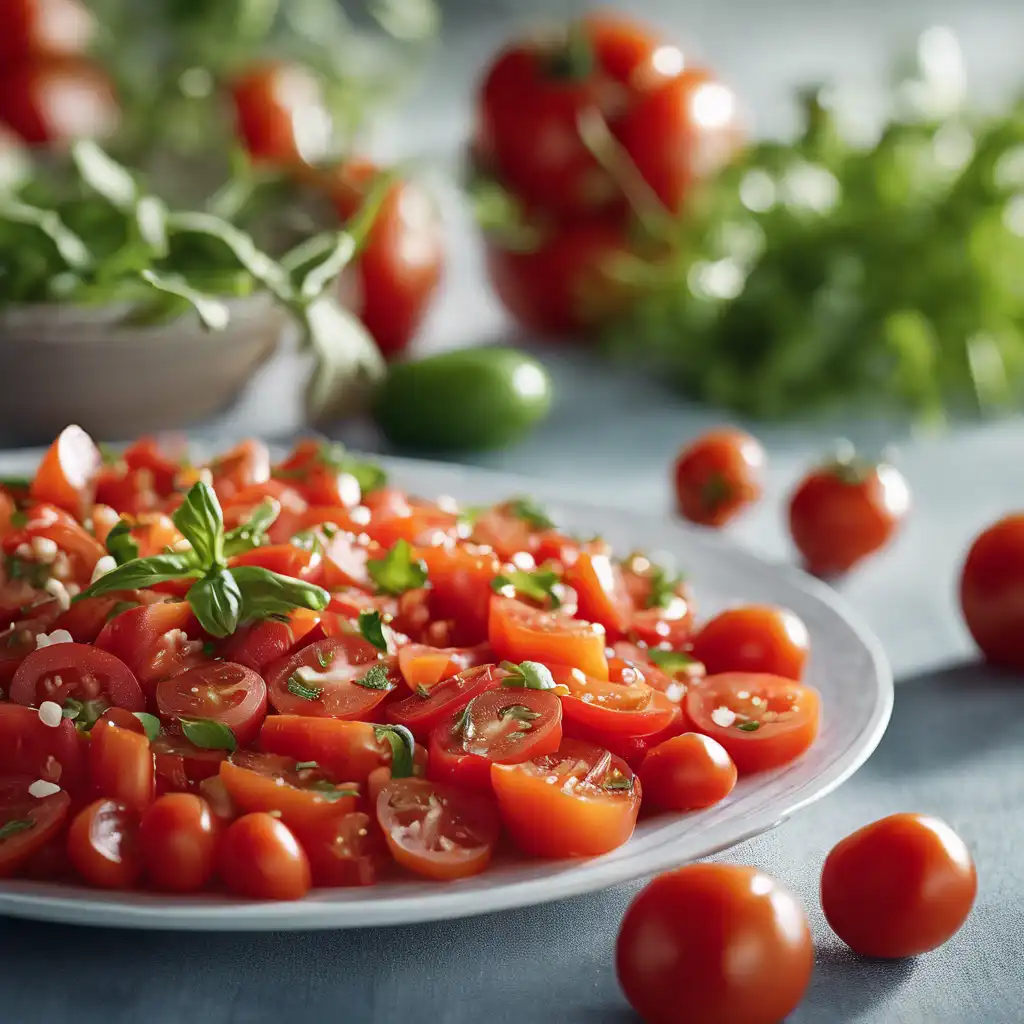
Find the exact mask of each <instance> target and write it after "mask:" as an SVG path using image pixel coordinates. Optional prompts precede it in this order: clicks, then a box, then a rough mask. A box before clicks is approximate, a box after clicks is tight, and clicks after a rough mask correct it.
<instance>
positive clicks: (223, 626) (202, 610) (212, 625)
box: [187, 568, 242, 637]
mask: <svg viewBox="0 0 1024 1024" xmlns="http://www.w3.org/2000/svg"><path fill="white" fill-rule="evenodd" d="M187 596H188V603H189V604H190V605H191V606H192V610H193V611H194V612H195V613H196V618H197V619H198V620H199V625H200V626H202V627H203V629H205V630H206V632H207V633H209V634H210V635H211V636H215V637H226V636H231V634H232V633H234V631H235V630H236V629H237V628H238V622H239V618H240V616H241V614H242V591H241V589H240V588H239V586H238V583H237V581H236V580H235V578H234V576H232V575H231V573H230V572H229V571H228V570H227V569H222V568H217V569H211V570H210V572H208V573H207V574H206V575H205V576H204V577H203V578H202V579H201V580H199V581H198V582H197V583H194V584H193V585H192V586H191V587H190V588H189V591H188V595H187Z"/></svg>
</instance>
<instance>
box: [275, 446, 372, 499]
mask: <svg viewBox="0 0 1024 1024" xmlns="http://www.w3.org/2000/svg"><path fill="white" fill-rule="evenodd" d="M274 476H275V477H277V478H278V479H280V480H286V481H287V482H288V483H289V484H291V486H293V487H294V488H295V489H296V490H297V491H298V492H299V493H300V494H301V495H302V496H303V497H304V498H305V499H306V501H308V502H309V503H310V504H311V505H340V506H342V507H344V508H354V507H355V506H356V505H358V504H359V501H360V498H361V496H362V495H361V492H360V489H359V481H358V480H357V479H356V478H355V477H354V476H353V475H352V474H351V473H349V472H346V471H345V470H344V469H343V468H342V467H341V466H340V465H339V462H338V460H337V459H336V458H334V457H333V453H332V446H331V443H330V442H329V441H317V440H315V439H314V438H303V439H302V440H301V441H299V442H298V443H297V444H296V445H295V447H294V448H293V449H292V451H291V454H289V456H288V458H287V459H285V460H284V462H282V463H280V464H279V465H277V466H275V467H274Z"/></svg>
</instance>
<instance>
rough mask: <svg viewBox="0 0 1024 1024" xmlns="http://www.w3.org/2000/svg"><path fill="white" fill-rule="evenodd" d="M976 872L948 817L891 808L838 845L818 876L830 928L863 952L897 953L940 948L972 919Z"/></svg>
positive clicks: (889, 955)
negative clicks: (893, 812)
mask: <svg viewBox="0 0 1024 1024" xmlns="http://www.w3.org/2000/svg"><path fill="white" fill-rule="evenodd" d="M977 891H978V876H977V872H976V870H975V867H974V862H973V860H972V859H971V855H970V852H969V851H968V849H967V846H966V844H965V843H964V841H963V840H962V839H961V838H960V836H958V835H957V834H956V832H954V831H953V830H952V829H951V828H950V827H949V826H948V825H947V824H946V823H945V822H943V821H939V819H937V818H932V817H929V816H927V815H921V814H893V815H890V816H889V817H887V818H882V819H881V820H879V821H875V822H872V823H871V824H870V825H865V826H864V828H861V829H858V830H857V831H856V832H854V833H853V834H852V835H849V836H847V837H846V838H845V839H843V840H842V841H841V842H840V843H838V844H837V845H836V846H835V847H834V848H833V849H832V852H831V853H829V855H828V857H827V858H826V860H825V866H824V868H823V870H822V874H821V906H822V909H823V910H824V912H825V917H826V919H827V920H828V923H829V925H830V927H831V928H832V930H833V931H834V932H835V933H836V934H837V935H838V936H839V938H841V939H842V940H843V942H845V943H846V944H847V945H848V946H850V948H851V949H853V951H854V952H855V953H859V954H860V955H861V956H872V957H882V958H885V959H899V958H902V957H908V956H918V955H919V954H921V953H928V952H930V951H931V950H933V949H937V948H938V947H939V946H941V945H942V944H943V943H945V942H947V941H948V940H949V939H951V938H952V937H953V936H954V935H955V934H956V933H957V932H958V931H959V930H960V928H961V926H962V925H963V923H964V921H966V920H967V916H968V914H970V912H971V907H972V906H973V904H974V897H975V895H976V894H977Z"/></svg>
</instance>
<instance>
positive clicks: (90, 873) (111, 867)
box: [68, 800, 142, 889]
mask: <svg viewBox="0 0 1024 1024" xmlns="http://www.w3.org/2000/svg"><path fill="white" fill-rule="evenodd" d="M138 829H139V819H138V815H137V814H135V813H134V812H133V811H130V810H129V809H128V808H127V807H125V806H124V804H119V803H117V802H116V801H114V800H97V801H96V802H95V803H92V804H89V806H88V807H86V808H85V809H84V810H82V811H79V813H78V814H77V816H76V817H75V820H74V821H72V822H71V828H70V829H69V830H68V857H69V859H70V860H71V864H72V866H73V867H74V869H75V870H76V871H77V872H78V874H79V875H81V877H82V878H83V879H85V881H86V882H88V883H89V884H90V885H95V886H96V887H97V888H99V889H133V888H134V887H135V884H136V883H137V882H138V880H139V876H140V875H141V874H142V858H141V856H140V854H139V848H138Z"/></svg>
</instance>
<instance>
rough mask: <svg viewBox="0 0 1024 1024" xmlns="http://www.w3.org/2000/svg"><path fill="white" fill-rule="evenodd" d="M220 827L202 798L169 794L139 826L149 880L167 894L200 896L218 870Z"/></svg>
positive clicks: (184, 794)
mask: <svg viewBox="0 0 1024 1024" xmlns="http://www.w3.org/2000/svg"><path fill="white" fill-rule="evenodd" d="M220 831H221V825H220V822H219V821H218V819H217V818H216V817H215V816H214V815H213V813H212V812H211V810H210V805H209V804H208V803H207V802H206V801H205V800H204V799H202V797H198V796H193V795H192V794H190V793H168V794H167V795H166V796H162V797H160V799H159V800H157V801H156V802H155V803H154V804H152V806H150V807H149V808H148V809H147V810H146V812H145V814H143V815H142V820H141V821H140V822H139V850H140V852H141V854H142V861H143V864H144V865H145V874H146V878H147V879H148V880H149V882H150V884H151V885H153V886H154V887H155V888H157V889H160V890H162V891H164V892H177V893H188V892H198V891H199V890H200V889H202V888H203V887H204V886H205V885H206V883H207V882H209V881H210V879H211V878H212V877H213V873H214V871H215V870H216V867H217V843H218V840H219V838H220Z"/></svg>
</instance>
